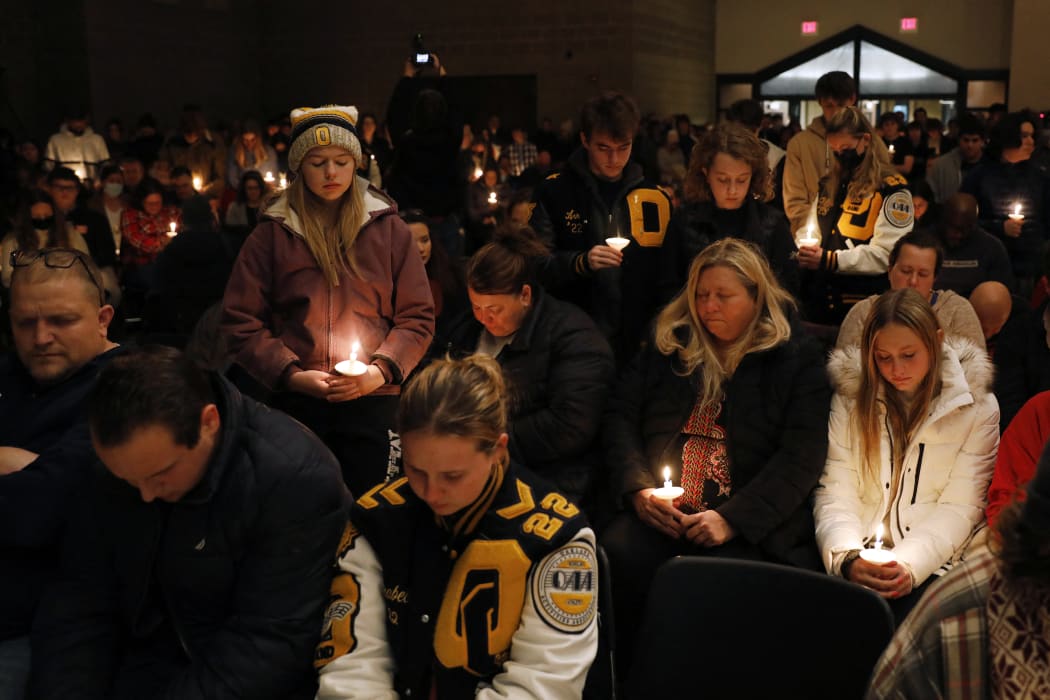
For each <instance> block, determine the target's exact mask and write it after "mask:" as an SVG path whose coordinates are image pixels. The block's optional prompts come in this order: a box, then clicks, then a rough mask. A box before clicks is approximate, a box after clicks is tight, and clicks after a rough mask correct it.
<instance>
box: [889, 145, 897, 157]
mask: <svg viewBox="0 0 1050 700" xmlns="http://www.w3.org/2000/svg"><path fill="white" fill-rule="evenodd" d="M896 152H897V148H896V147H895V146H894V145H893V144H892V143H891V144H890V155H891V156H892V155H893V154H894V153H896Z"/></svg>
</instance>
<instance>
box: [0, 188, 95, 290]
mask: <svg viewBox="0 0 1050 700" xmlns="http://www.w3.org/2000/svg"><path fill="white" fill-rule="evenodd" d="M44 248H71V249H75V250H79V251H80V252H82V253H84V254H86V255H90V254H91V253H90V251H89V250H88V246H87V243H85V242H84V237H83V236H81V235H80V234H79V233H77V231H76V229H74V228H73V227H72V226H71V225H70V224H69V223H68V222H67V221H66V220H65V218H64V217H60V216H56V212H55V202H54V200H53V199H52V198H51V195H49V194H48V193H47V192H44V191H42V190H36V191H34V192H31V193H30V194H29V195H28V197H27V198H26V202H25V204H24V205H23V207H22V210H21V212H20V213H19V215H18V223H17V225H16V226H15V228H14V230H13V231H11V232H10V233H9V234H7V236H5V237H4V239H3V241H0V279H2V281H3V284H4V288H5V289H6V288H8V287H10V286H11V273H12V272H14V267H13V266H12V263H11V253H13V252H15V251H19V250H23V251H31V250H42V249H44Z"/></svg>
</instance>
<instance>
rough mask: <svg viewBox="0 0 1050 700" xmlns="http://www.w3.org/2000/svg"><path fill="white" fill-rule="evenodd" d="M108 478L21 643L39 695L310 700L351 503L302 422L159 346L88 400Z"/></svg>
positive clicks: (128, 359)
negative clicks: (26, 642) (29, 645)
mask: <svg viewBox="0 0 1050 700" xmlns="http://www.w3.org/2000/svg"><path fill="white" fill-rule="evenodd" d="M89 421H90V426H91V439H92V443H93V444H94V447H95V451H96V453H97V454H98V456H99V458H100V460H101V461H102V462H103V463H104V465H105V467H106V469H105V470H103V469H98V470H97V471H96V474H95V475H94V478H93V480H92V482H91V484H90V486H89V488H88V489H86V491H85V493H84V495H83V502H82V506H83V507H82V509H81V510H80V512H79V513H78V514H77V515H76V516H75V518H76V519H75V520H74V522H73V523H72V527H71V528H70V532H69V536H68V537H67V540H66V545H65V552H64V553H63V561H62V567H63V572H62V575H61V576H60V577H59V578H58V580H57V581H56V583H55V585H54V586H53V587H52V588H51V589H50V590H49V592H48V593H46V594H45V599H44V601H43V602H42V604H41V611H40V615H39V617H38V621H37V624H36V626H35V627H34V634H33V650H34V651H33V658H34V665H33V666H34V668H33V679H32V682H33V689H34V691H35V692H36V694H37V696H38V697H40V698H68V697H83V698H114V699H121V698H128V699H130V698H145V697H171V698H174V697H178V698H187V699H188V698H202V699H203V698H219V697H240V698H260V699H261V698H281V699H282V700H284V699H288V698H312V697H313V695H314V691H315V689H316V681H315V676H314V673H313V670H312V666H311V663H312V654H313V648H314V646H315V645H316V643H317V640H318V637H319V635H320V629H321V613H322V608H323V607H324V605H325V603H326V602H327V599H328V588H329V583H330V577H331V574H330V570H329V564H330V562H331V557H332V553H333V552H334V551H335V548H336V546H337V544H338V542H339V537H340V534H341V532H342V530H343V527H344V526H345V524H346V519H347V512H348V506H349V496H348V494H347V492H346V490H345V488H344V487H343V483H342V479H341V476H340V471H339V465H338V463H337V462H336V461H335V458H334V457H332V455H331V453H330V452H329V451H328V450H327V449H326V448H325V447H324V445H323V444H321V442H320V441H319V440H318V439H317V438H316V437H314V436H313V435H312V434H311V433H309V432H308V431H307V430H306V429H305V428H304V427H303V426H302V425H301V424H299V423H296V422H295V421H293V420H292V419H290V418H288V417H287V416H285V415H284V414H281V413H278V412H276V411H272V410H270V409H268V408H267V407H265V406H263V405H261V404H258V403H255V402H254V401H252V400H251V399H248V398H245V397H242V396H241V395H240V394H239V393H238V392H237V390H236V389H234V388H233V386H232V385H231V384H229V383H228V382H227V381H225V380H224V379H222V378H220V377H218V376H214V375H210V374H208V373H206V372H204V371H203V370H200V369H198V368H197V367H195V366H193V365H192V363H191V362H190V361H189V360H188V359H187V358H186V357H185V356H183V355H182V354H181V353H179V352H178V351H176V350H172V349H169V348H151V349H144V350H142V351H139V352H136V353H134V354H128V355H126V356H124V357H121V358H117V359H116V360H115V361H114V362H112V363H111V364H110V365H109V366H108V367H107V368H106V369H105V370H104V371H103V372H102V373H101V375H100V377H99V383H98V385H97V387H96V389H95V390H94V392H93V393H92V395H91V397H90V399H89Z"/></svg>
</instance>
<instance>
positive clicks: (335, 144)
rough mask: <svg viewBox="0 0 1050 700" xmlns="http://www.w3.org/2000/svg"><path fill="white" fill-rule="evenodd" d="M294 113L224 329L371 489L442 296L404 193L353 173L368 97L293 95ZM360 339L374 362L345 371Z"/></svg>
mask: <svg viewBox="0 0 1050 700" xmlns="http://www.w3.org/2000/svg"><path fill="white" fill-rule="evenodd" d="M292 123H293V129H292V145H291V148H290V149H289V152H288V165H289V167H291V169H292V171H293V172H294V173H295V177H294V178H293V179H292V182H291V184H290V185H289V186H288V188H287V189H286V190H285V191H284V192H283V193H281V196H280V197H279V198H278V199H277V200H276V201H275V202H274V203H273V204H272V205H271V206H270V207H269V208H268V209H267V210H266V212H265V214H264V215H263V220H262V222H261V223H260V224H259V225H258V227H256V229H255V231H254V232H253V233H252V234H251V236H249V237H248V240H247V241H245V243H244V246H243V247H242V248H241V252H240V256H239V257H238V258H237V262H236V264H235V266H234V269H233V273H232V274H231V276H230V281H229V283H228V284H227V287H226V294H225V297H224V299H223V321H222V326H223V332H224V335H225V336H226V337H227V340H228V343H229V348H230V351H231V353H232V354H233V356H234V359H235V361H236V362H237V363H238V364H239V365H240V366H241V367H242V368H244V369H245V370H246V371H247V372H248V373H249V374H250V375H251V376H252V377H254V379H255V380H256V381H258V382H260V383H261V384H262V385H263V386H264V387H266V388H267V389H269V390H270V391H272V392H275V394H274V396H273V399H272V403H273V404H274V405H275V406H276V407H278V408H281V409H282V410H284V411H286V412H288V413H289V414H291V415H292V416H295V417H296V418H298V419H299V420H300V421H302V422H303V423H305V424H306V425H307V426H308V427H309V428H311V429H312V430H313V431H314V432H315V433H317V435H318V436H319V437H320V438H321V439H322V440H324V442H325V444H326V445H328V447H329V448H331V450H332V452H334V453H335V455H336V457H337V458H338V459H339V462H340V464H341V465H342V468H343V479H344V481H345V482H346V484H347V485H348V486H349V487H350V490H351V492H352V493H354V494H355V495H360V494H362V493H364V492H365V491H366V490H367V489H369V488H371V487H372V486H373V485H375V484H376V483H377V482H380V481H383V480H384V479H386V478H388V477H389V476H391V475H394V474H396V472H397V463H396V460H394V459H393V455H392V449H393V448H394V446H393V445H392V443H391V440H392V433H391V431H392V430H393V428H394V413H395V411H396V409H397V399H398V395H399V394H400V391H401V386H400V385H401V382H402V381H404V379H405V378H406V377H408V375H409V374H410V373H411V372H412V370H413V369H415V367H416V364H417V363H418V362H419V360H420V359H422V357H423V354H424V353H425V352H426V350H427V348H428V347H429V345H430V341H431V338H432V336H433V334H434V302H433V299H432V297H431V295H430V285H429V283H428V281H427V276H426V271H425V270H424V267H423V262H422V260H421V259H420V257H419V253H418V252H417V251H416V250H415V244H414V243H413V241H412V234H411V232H410V231H409V230H408V227H407V226H406V225H405V224H404V222H402V221H401V220H400V219H399V218H398V217H397V208H396V205H395V204H394V203H393V201H392V200H391V199H390V198H389V197H388V196H386V195H385V194H383V193H382V192H380V191H379V190H376V189H374V188H371V187H370V186H369V184H368V181H367V180H365V179H364V178H361V177H358V176H356V175H355V173H354V171H355V170H356V169H357V163H358V161H360V160H361V159H362V151H361V145H360V142H359V141H358V138H357V129H356V125H357V109H356V108H354V107H343V106H337V105H332V106H326V107H319V108H316V109H296V110H293V111H292ZM355 343H356V344H357V345H356V346H355ZM355 347H357V348H358V349H357V350H356V353H355V350H354V348H355ZM352 353H355V354H356V357H355V358H354V359H356V360H358V361H359V362H362V363H364V364H365V368H364V373H363V374H359V375H355V376H343V375H340V374H336V373H335V366H336V364H337V363H338V362H340V361H342V360H347V359H350V358H351V354H352Z"/></svg>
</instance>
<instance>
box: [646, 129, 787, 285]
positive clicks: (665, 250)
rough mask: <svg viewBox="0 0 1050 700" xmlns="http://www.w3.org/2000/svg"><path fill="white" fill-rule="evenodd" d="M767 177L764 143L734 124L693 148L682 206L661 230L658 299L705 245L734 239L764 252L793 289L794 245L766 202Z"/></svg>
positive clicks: (681, 280) (769, 181) (784, 221)
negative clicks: (664, 235) (660, 293)
mask: <svg viewBox="0 0 1050 700" xmlns="http://www.w3.org/2000/svg"><path fill="white" fill-rule="evenodd" d="M772 181H773V177H772V175H771V173H770V172H769V164H768V162H767V160H766V145H765V144H764V143H762V141H760V140H759V139H758V137H757V136H755V135H754V134H753V133H751V132H750V131H748V130H747V129H745V128H743V127H742V126H739V125H737V124H720V125H719V126H717V127H715V129H713V130H712V131H710V132H708V133H707V135H706V136H704V138H703V140H702V141H701V142H700V143H699V144H698V145H697V146H696V148H695V149H693V154H692V157H691V158H690V160H689V171H688V173H687V174H686V178H685V200H686V202H685V204H684V205H682V206H681V207H679V208H677V209H676V210H675V212H674V214H673V215H672V216H671V221H670V223H669V224H668V226H667V235H666V237H665V239H664V244H663V247H662V248H661V257H662V260H663V264H662V271H663V274H662V275H661V282H660V283H661V286H662V292H663V298H665V299H668V298H670V297H671V296H673V295H674V294H675V293H677V292H678V291H679V290H680V289H681V288H682V284H683V283H684V282H685V278H686V272H687V271H688V270H689V263H690V262H692V260H693V258H694V257H696V255H697V253H699V252H700V251H702V250H703V249H704V248H706V247H707V246H708V245H710V244H711V243H713V242H715V241H717V240H721V239H723V238H739V239H742V240H745V241H749V242H751V243H754V244H755V245H756V246H757V247H758V248H759V250H761V251H762V253H763V254H765V256H766V259H767V260H768V261H769V263H770V265H771V266H772V268H773V272H774V273H775V274H776V276H777V279H779V280H780V283H781V285H782V286H784V287H785V288H786V289H787V290H788V291H789V292H791V293H795V292H796V291H797V289H798V267H797V266H796V265H795V264H794V262H793V261H792V260H791V256H792V254H793V253H794V252H795V244H794V242H793V241H792V239H791V232H790V230H789V227H788V222H787V219H786V218H785V217H784V213H783V212H782V211H780V210H778V209H776V208H775V207H772V206H770V205H768V204H766V202H768V201H769V200H770V199H771V198H772V189H771V187H772Z"/></svg>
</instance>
